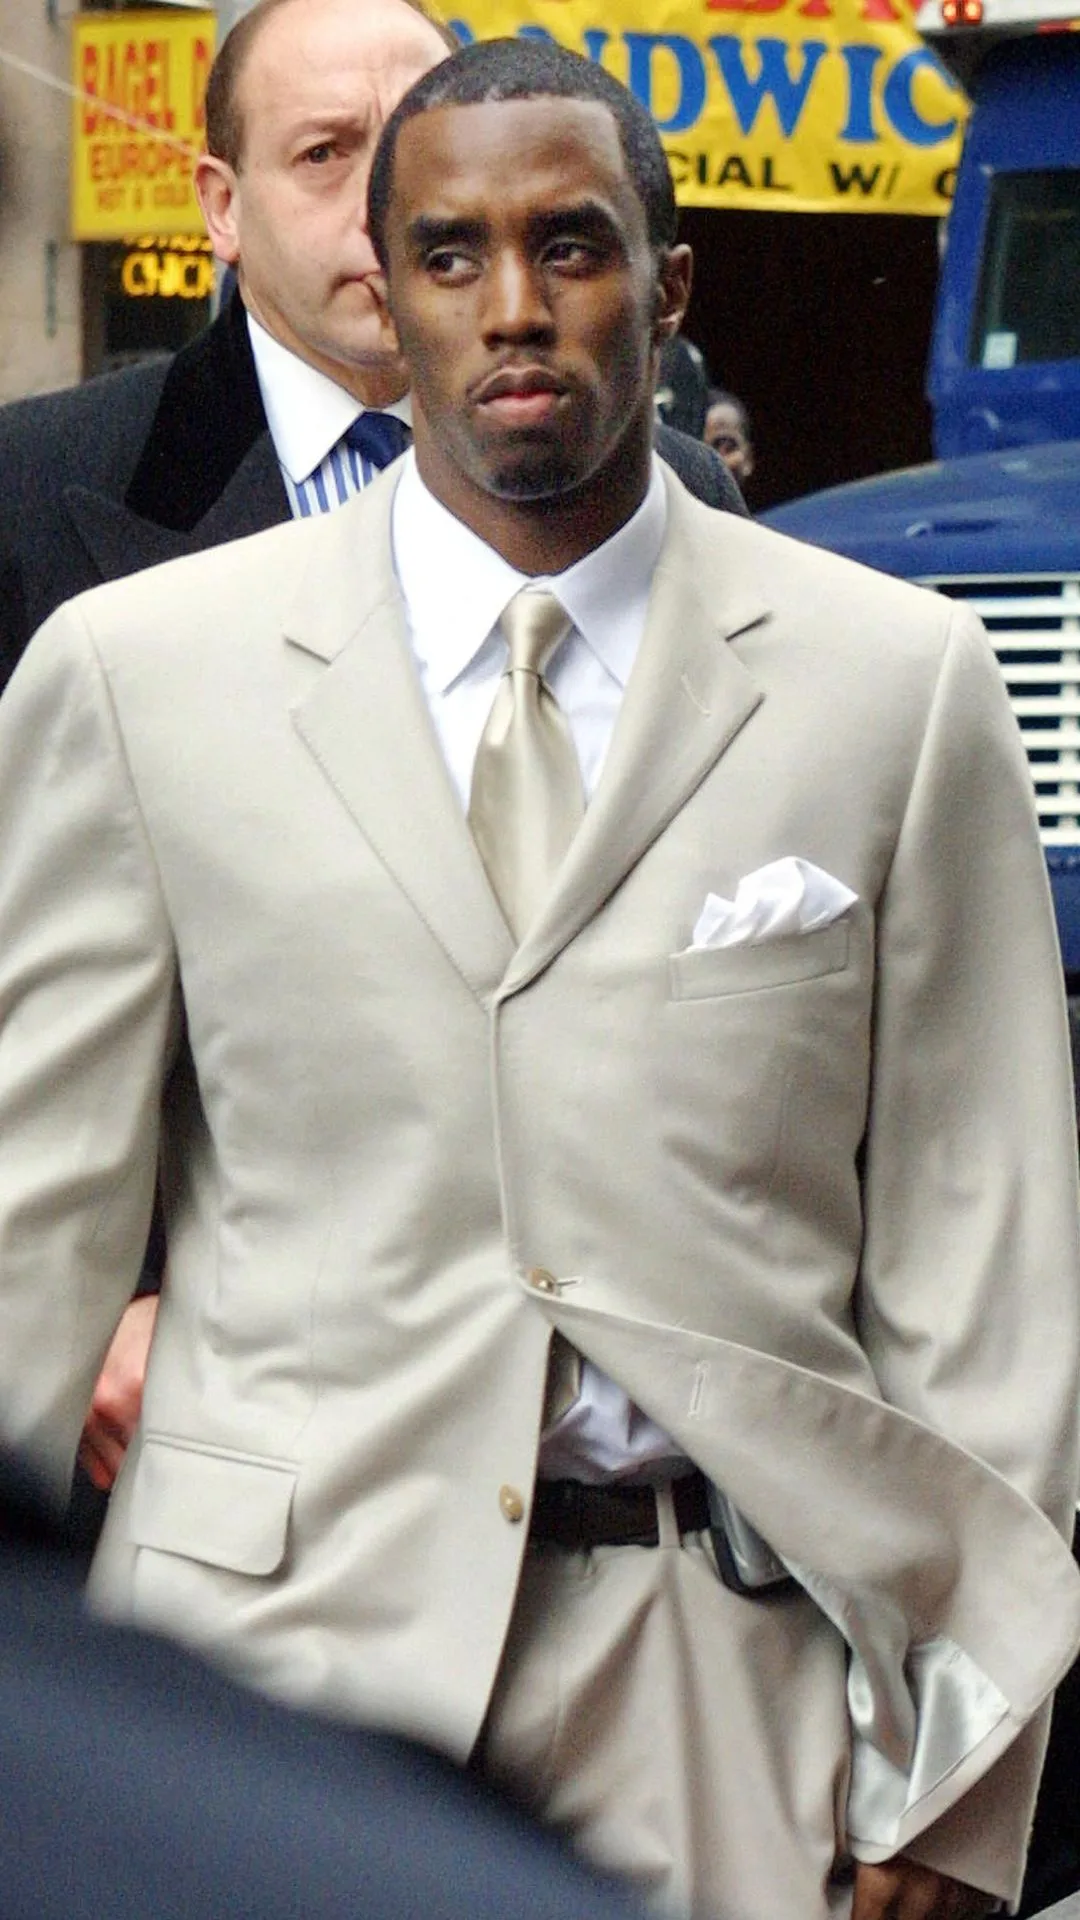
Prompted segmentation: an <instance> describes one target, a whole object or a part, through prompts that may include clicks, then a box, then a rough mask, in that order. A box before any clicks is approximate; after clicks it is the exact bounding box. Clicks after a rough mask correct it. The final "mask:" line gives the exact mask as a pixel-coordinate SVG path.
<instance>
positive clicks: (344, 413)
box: [247, 313, 412, 485]
mask: <svg viewBox="0 0 1080 1920" xmlns="http://www.w3.org/2000/svg"><path fill="white" fill-rule="evenodd" d="M247 323H248V333H249V335H250V338H251V351H252V353H253V354H254V356H255V372H256V374H257V376H258V381H259V392H260V393H261V395H262V403H263V407H264V408H265V411H266V423H267V426H268V427H269V428H270V438H271V440H272V441H273V443H274V452H275V453H276V454H277V457H278V459H279V460H280V462H281V464H282V466H283V467H284V469H285V471H286V473H287V474H288V476H289V479H290V480H292V481H293V483H294V484H296V485H299V483H300V482H301V481H303V480H307V479H308V478H309V476H310V475H311V474H313V473H314V471H315V469H316V467H319V466H321V465H322V463H323V461H324V460H325V459H326V456H327V454H328V453H329V451H330V449H331V447H335V446H336V445H337V443H338V441H339V440H340V439H341V436H342V434H343V433H345V432H347V431H348V429H349V427H351V426H352V423H353V421H354V420H357V419H359V417H360V415H361V414H362V413H363V412H364V411H365V409H364V407H363V406H362V405H361V404H360V401H359V400H356V399H354V398H353V396H352V394H351V393H346V391H345V388H344V387H339V386H338V384H337V382H336V381H335V380H331V379H330V377H329V375H328V374H325V373H322V372H321V371H320V370H319V368H318V367H313V366H311V364H310V363H309V362H308V361H307V360H302V359H301V358H300V355H299V354H298V353H293V351H292V349H291V348H290V347H284V346H282V344H281V341H280V340H275V338H274V336H273V334H272V333H267V331H266V328H265V327H264V326H262V325H261V323H260V322H259V321H258V320H256V319H255V317H254V315H253V314H250V313H249V314H248V316H247ZM380 412H383V413H394V414H396V415H397V417H398V419H399V420H404V422H405V425H406V426H411V425H412V412H411V408H410V403H409V396H408V394H405V396H404V397H403V398H402V399H401V400H396V401H395V402H394V404H393V405H392V406H389V407H383V408H380Z"/></svg>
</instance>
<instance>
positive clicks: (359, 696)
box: [286, 479, 513, 1003]
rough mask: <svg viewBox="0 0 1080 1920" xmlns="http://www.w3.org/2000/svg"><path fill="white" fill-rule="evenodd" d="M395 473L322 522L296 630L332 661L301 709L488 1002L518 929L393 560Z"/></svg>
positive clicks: (304, 723) (368, 825)
mask: <svg viewBox="0 0 1080 1920" xmlns="http://www.w3.org/2000/svg"><path fill="white" fill-rule="evenodd" d="M394 484H395V482H394V480H393V479H388V481H387V482H386V483H384V482H382V481H380V482H378V483H377V484H376V485H375V486H372V487H369V488H367V489H365V492H364V493H363V494H362V495H361V497H360V499H359V500H357V501H355V502H353V503H352V504H350V505H349V506H346V507H342V508H340V509H339V510H338V511H337V512H336V513H334V514H331V515H328V516H327V518H326V519H325V520H323V521H321V522H320V523H319V533H320V535H321V536H322V537H321V538H320V539H319V541H318V543H317V548H316V550H315V551H314V552H313V553H312V555H311V557H310V558H309V561H308V565H307V567H306V568H305V571H304V575H303V577H302V578H301V580H300V582H299V584H298V587H297V592H296V597H295V600H294V603H293V609H292V614H291V616H290V620H289V623H288V626H287V630H286V638H287V639H288V641H289V642H290V643H291V644H292V645H293V646H298V647H302V648H303V649H304V650H305V651H306V652H308V653H311V654H313V655H315V656H316V657H317V658H319V659H321V660H324V661H325V662H326V663H327V666H326V672H325V673H324V674H322V675H321V676H320V677H319V679H318V680H317V681H316V682H315V684H314V686H313V687H312V688H311V690H310V691H309V693H308V694H307V695H306V696H305V698H304V699H303V700H302V701H301V702H300V704H299V705H298V706H297V707H295V708H294V710H293V721H294V724H295V726H296V729H297V731H298V733H299V734H300V736H301V738H302V739H303V741H304V742H305V744H306V746H307V747H308V749H309V751H310V752H311V753H312V754H313V755H314V757H315V759H316V761H317V762H318V764H319V766H320V767H321V769H322V771H323V773H324V774H325V775H326V778H327V779H328V780H329V781H330V784H331V785H332V786H333V788H334V790H335V792H336V793H337V794H338V797H339V798H340V800H341V801H342V802H343V804H344V805H345V807H346V808H347V809H348V811H349V813H350V814H351V815H352V817H353V819H354V820H355V821H356V824H357V826H358V827H359V828H360V831H361V832H362V833H363V835H364V837H365V839H366V840H367V841H368V843H369V845H370V846H371V847H372V848H373V849H374V851H375V853H376V854H377V855H378V857H379V859H380V860H381V861H382V862H383V864H384V866H385V867H386V868H387V870H388V871H389V872H390V873H391V874H392V875H393V877H394V879H395V880H396V881H397V883H398V885H399V886H400V887H401V889H402V891H403V892H404V893H405V894H406V895H407V896H408V898H409V900H410V901H411V902H412V904H413V906H414V907H415V909H416V911H417V913H418V914H419V915H420V918H421V919H422V920H423V921H424V923H425V925H426V926H427V927H428V928H429V930H430V932H431V933H432V934H433V935H434V937H435V939H436V940H437V941H438V942H439V944H440V946H441V947H442V948H443V950H444V952H445V953H446V954H447V956H448V958H449V959H450V961H451V962H452V963H453V965H454V966H455V967H456V969H457V971H458V972H459V973H460V974H461V975H462V977H463V978H464V980H465V981H466V982H467V984H468V985H469V987H470V988H471V989H472V991H473V992H474V993H475V994H476V995H477V997H478V998H479V999H480V1000H481V1001H482V1002H484V1003H486V1002H487V1001H488V1000H489V999H490V998H491V996H492V994H493V993H494V992H495V989H496V988H497V986H498V985H499V982H500V980H501V979H502V977H503V974H504V972H505V970H506V966H507V963H508V961H509V960H510V957H511V955H512V953H513V941H512V939H511V936H510V933H509V930H508V928H507V926H506V923H505V921H504V920H503V918H502V915H501V913H500V912H499V909H498V907H497V905H496V903H495V899H494V897H493V895H492V892H491V888H490V886H489V885H488V881H487V876H486V875H485V873H484V870H483V867H482V865H481V863H480V858H479V855H478V854H477V851H476V848H475V845H474V843H473V839H472V835H471V834H470V832H469V830H468V826H467V824H466V821H465V817H464V814H463V813H462V809H461V803H460V801H459V799H458V796H457V793H456V792H455V790H454V787H453V783H452V781H451V778H450V774H449V772H448V770H447V767H446V763H445V761H444V759H443V756H442V752H441V749H440V747H439V743H438V740H437V738H436V736H435V732H434V729H433V727H432V723H431V718H430V715H429V713H428V710H427V706H426V703H425V701H424V695H423V690H422V688H421V686H420V681H419V677H418V675H417V672H416V668H415V665H414V662H413V659H412V655H411V652H410V649H409V643H408V637H407V634H406V631H405V622H404V617H403V613H402V608H401V601H400V597H399V595H398V591H397V586H396V583H395V581H394V577H393V571H392V567H391V562H390V502H391V500H392V498H393V491H394ZM360 555H362V556H363V559H362V561H361V559H360V558H359V556H360Z"/></svg>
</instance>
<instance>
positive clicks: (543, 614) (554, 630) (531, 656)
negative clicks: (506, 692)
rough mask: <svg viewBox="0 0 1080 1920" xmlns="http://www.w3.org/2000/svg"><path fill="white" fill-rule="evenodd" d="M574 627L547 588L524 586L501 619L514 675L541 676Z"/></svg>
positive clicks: (568, 616) (560, 604)
mask: <svg viewBox="0 0 1080 1920" xmlns="http://www.w3.org/2000/svg"><path fill="white" fill-rule="evenodd" d="M573 624H574V623H573V621H572V620H571V618H570V615H569V614H568V613H567V611H566V608H565V607H564V606H563V604H562V601H561V600H558V599H557V598H556V596H555V595H554V594H553V593H548V591H547V589H546V588H544V587H522V589H521V592H520V593H515V595H514V597H513V599H512V600H511V601H510V604H509V605H508V606H507V607H504V608H503V611H502V614H501V615H500V618H499V625H500V627H501V628H502V630H503V633H504V634H505V636H506V644H507V646H508V647H509V649H510V670H511V672H512V673H513V672H522V671H524V672H526V673H535V674H537V675H540V674H542V673H543V671H544V668H545V667H546V666H547V663H548V661H549V660H550V659H551V656H552V654H553V653H554V652H555V649H556V647H557V646H558V645H559V643H560V641H562V640H565V638H566V636H567V634H568V633H569V631H570V629H571V627H572V626H573Z"/></svg>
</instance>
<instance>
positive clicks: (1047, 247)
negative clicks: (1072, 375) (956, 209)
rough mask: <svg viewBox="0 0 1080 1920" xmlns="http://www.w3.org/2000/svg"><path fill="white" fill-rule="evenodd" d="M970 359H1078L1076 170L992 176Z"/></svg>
mask: <svg viewBox="0 0 1080 1920" xmlns="http://www.w3.org/2000/svg"><path fill="white" fill-rule="evenodd" d="M969 359H970V360H971V362H972V364H973V365H975V366H980V367H987V368H995V367H997V368H1002V367H1014V366H1019V365H1020V364H1021V363H1022V362H1024V361H1031V360H1075V359H1080V169H1075V168H1074V169H1055V170H1053V171H1046V172H1038V173H999V174H995V175H994V178H993V180H992V181H991V184H990V205H989V215H988V221H987V229H986V247H985V251H984V253H983V264H982V275H981V279H980V283H979V297H978V301H977V304H976V308H975V324H974V327H973V329H972V336H971V344H970V349H969Z"/></svg>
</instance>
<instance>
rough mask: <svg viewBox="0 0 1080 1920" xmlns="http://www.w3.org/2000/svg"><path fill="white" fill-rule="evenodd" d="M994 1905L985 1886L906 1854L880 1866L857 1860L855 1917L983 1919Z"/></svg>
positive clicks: (860, 1919)
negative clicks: (974, 1883)
mask: <svg viewBox="0 0 1080 1920" xmlns="http://www.w3.org/2000/svg"><path fill="white" fill-rule="evenodd" d="M993 1904H994V1902H993V1900H992V1899H991V1897H990V1895H989V1894H988V1893H984V1892H983V1891H982V1890H981V1888H979V1887H969V1886H968V1885H967V1882H966V1881H964V1880H952V1879H950V1878H949V1875H948V1874H946V1873H937V1872H936V1871H935V1869H934V1868H933V1867H922V1866H920V1865H919V1863H918V1861H917V1860H906V1859H905V1858H904V1855H903V1854H902V1853H898V1854H897V1855H896V1856H895V1858H894V1859H892V1860H883V1861H882V1862H881V1864H880V1865H879V1866H876V1867H872V1866H868V1865H867V1863H866V1862H865V1861H864V1860H860V1861H858V1862H857V1863H856V1867H855V1896H854V1899H853V1901H852V1906H851V1920H981V1916H982V1915H983V1914H986V1913H989V1911H990V1908H991V1907H992V1906H993Z"/></svg>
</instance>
